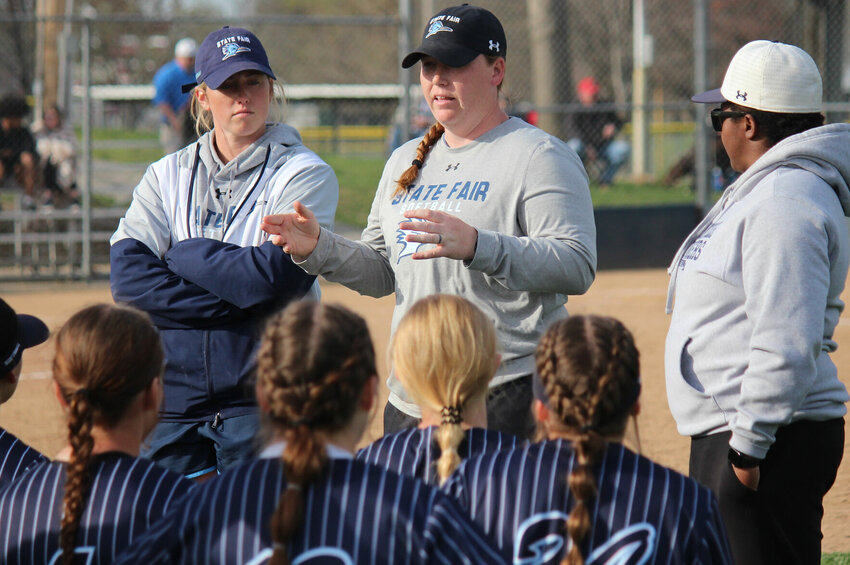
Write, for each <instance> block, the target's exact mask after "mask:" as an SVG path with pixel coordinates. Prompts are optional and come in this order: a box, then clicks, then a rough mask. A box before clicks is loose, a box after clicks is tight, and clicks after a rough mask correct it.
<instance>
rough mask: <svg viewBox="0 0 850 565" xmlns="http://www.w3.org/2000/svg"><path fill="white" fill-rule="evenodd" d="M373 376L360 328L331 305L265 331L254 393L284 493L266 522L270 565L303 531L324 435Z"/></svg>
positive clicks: (345, 417) (304, 309)
mask: <svg viewBox="0 0 850 565" xmlns="http://www.w3.org/2000/svg"><path fill="white" fill-rule="evenodd" d="M376 374H377V369H376V366H375V353H374V349H373V346H372V341H371V338H370V336H369V330H368V327H367V326H366V323H365V321H364V320H363V319H362V318H361V317H360V316H358V315H357V314H354V313H353V312H351V311H349V310H347V309H345V308H343V307H341V306H334V305H325V304H319V303H316V302H309V301H299V302H295V303H293V304H291V305H290V306H289V307H287V308H286V309H285V310H284V311H283V312H281V313H279V314H277V315H276V316H274V317H273V318H272V319H271V320H270V321H269V323H268V325H267V326H266V330H265V333H264V335H263V340H262V342H261V345H260V350H259V354H258V357H257V377H258V382H259V385H260V391H261V392H260V393H261V394H263V395H264V396H265V399H266V400H267V401H268V405H269V408H270V414H269V417H270V420H271V422H272V425H273V426H274V427H275V428H276V429H278V430H280V431H282V432H283V438H284V440H285V441H286V447H285V448H284V451H283V455H282V457H281V463H282V465H283V470H284V474H285V476H286V482H287V485H286V488H285V489H284V490H283V493H282V494H281V496H280V498H279V500H278V504H277V507H276V509H275V511H274V514H273V515H272V517H271V524H270V528H271V536H272V540H273V541H274V549H273V554H272V556H271V559H270V561H269V563H270V564H272V565H281V564H288V563H290V559H289V556H288V554H287V546H288V544H289V543H290V542H291V540H292V538H293V536H294V535H295V534H296V533H297V532H298V530H300V529H301V527H302V526H303V523H304V517H305V516H304V492H303V491H304V490H305V489H306V488H307V487H308V486H309V485H310V483H312V482H313V481H315V480H316V479H318V478H319V477H320V476H321V475H322V473H323V472H324V470H325V468H326V466H327V455H326V446H325V443H324V440H323V439H322V438H323V437H324V435H322V434H317V433H316V432H317V431H322V432H333V431H336V430H340V429H342V428H344V427H345V426H346V425H347V424H348V423H349V422H350V421H351V418H352V417H353V415H354V413H355V410H356V407H357V401H358V399H359V398H360V393H361V391H362V390H363V387H364V386H365V384H366V382H367V381H368V379H369V378H370V377H372V376H374V375H376Z"/></svg>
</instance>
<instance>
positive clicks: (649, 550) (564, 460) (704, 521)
mask: <svg viewBox="0 0 850 565" xmlns="http://www.w3.org/2000/svg"><path fill="white" fill-rule="evenodd" d="M574 464H575V453H574V451H573V449H572V445H571V443H570V442H568V441H565V440H553V441H545V442H542V443H537V444H533V445H530V446H528V447H525V448H522V449H516V450H513V451H502V452H499V453H492V454H486V455H482V456H480V457H476V458H474V459H470V460H468V461H464V462H463V463H462V464H461V465H460V466H459V467H458V469H457V470H456V471H455V473H454V474H453V475H452V477H451V478H450V479H449V480H448V481H447V482H446V484H445V485H444V487H445V490H446V491H448V492H449V493H451V494H452V495H454V496H455V497H456V498H457V500H458V501H460V504H461V506H463V507H464V508H466V509H467V510H468V511H469V513H470V514H471V515H472V517H473V519H474V520H475V521H476V522H477V523H478V524H479V525H480V526H482V527H483V529H484V531H485V532H487V533H488V534H490V535H491V536H492V537H493V539H494V541H495V542H496V544H497V545H498V546H499V547H500V548H502V549H503V551H509V552H510V553H511V554H512V556H513V563H515V564H519V563H522V564H523V565H532V564H534V565H542V564H544V563H553V564H558V563H560V561H561V559H562V558H563V556H564V555H565V553H566V550H567V547H568V544H569V543H570V542H569V541H568V540H569V536H567V534H566V527H565V520H566V518H567V516H568V515H569V513H570V510H571V509H572V508H573V506H574V504H575V500H574V498H573V496H572V495H571V493H570V490H569V487H568V485H567V476H568V475H569V473H570V471H571V470H572V468H573V465H574ZM595 475H596V480H597V483H596V484H597V486H598V496H597V497H596V499H595V500H594V502H593V503H592V508H591V524H592V525H591V529H590V531H589V532H588V535H587V537H586V538H585V540H584V543H583V547H582V550H583V551H582V554H583V555H584V556H585V557H586V559H585V562H586V563H587V565H601V564H603V563H609V564H610V563H616V564H618V565H628V564H638V563H664V564H679V563H681V564H687V565H693V564H698V563H702V564H707V563H721V564H722V563H732V557H731V554H730V552H729V545H728V541H727V539H726V531H725V530H724V527H723V522H722V520H721V518H720V510H719V507H718V505H717V501H716V499H715V498H714V495H713V494H712V493H711V491H709V490H708V489H707V488H706V487H703V486H702V485H700V484H698V483H697V482H696V481H694V480H693V479H690V478H688V477H685V476H684V475H681V474H679V473H677V472H675V471H672V470H670V469H667V468H666V467H662V466H661V465H658V464H656V463H653V462H652V461H650V460H649V459H647V458H645V457H642V456H640V455H637V454H635V453H633V452H632V451H630V450H629V449H627V448H625V447H624V446H622V445H620V444H609V445H608V447H607V449H606V452H605V454H604V456H603V459H602V461H601V463H600V464H599V466H598V467H597V469H596V472H595Z"/></svg>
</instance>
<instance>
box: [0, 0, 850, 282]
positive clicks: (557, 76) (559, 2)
mask: <svg viewBox="0 0 850 565" xmlns="http://www.w3.org/2000/svg"><path fill="white" fill-rule="evenodd" d="M456 3H457V2H454V1H442V0H440V1H438V0H371V1H366V0H356V1H355V0H352V1H350V2H288V3H287V4H286V6H287V8H286V9H284V8H281V6H282V5H283V3H282V2H279V1H275V0H254V1H252V2H243V3H240V4H239V8H238V10H239V12H238V14H233V13H231V14H230V15H229V16H227V17H225V16H221V15H215V14H214V13H213V12H214V11H216V10H225V11H226V9H225V5H224V4H223V3H222V4H221V5H220V7H216V6H219V5H218V4H215V3H212V4H210V3H204V4H203V12H202V13H201V12H199V10H200V7H201V6H202V4H200V3H198V4H192V6H198V7H199V8H193V9H192V10H194V12H192V10H187V9H185V8H184V10H183V12H182V13H181V14H179V15H174V14H172V15H170V16H169V17H164V16H163V13H159V12H160V11H161V10H165V9H166V8H167V7H169V6H171V8H170V9H173V3H168V2H160V3H156V2H154V3H151V2H147V3H145V4H144V6H145V10H146V11H144V13H143V14H138V13H136V14H129V12H130V11H131V10H132V9H133V6H131V4H132V3H131V2H129V1H128V0H123V1H122V2H112V3H105V2H104V3H103V5H102V6H100V5H99V6H98V10H99V11H94V10H93V9H92V8H91V7H89V6H87V5H86V6H83V7H80V6H79V5H77V6H76V7H75V6H74V4H73V2H72V0H65V2H64V3H60V2H59V0H39V2H38V5H39V6H42V5H43V4H44V5H46V7H45V6H42V7H41V8H38V6H37V5H36V4H37V3H36V1H35V0H18V1H17V3H15V5H12V4H11V3H9V4H7V6H6V13H5V14H0V30H2V33H0V49H2V50H3V52H4V53H6V54H7V56H6V64H5V65H3V67H2V68H0V81H2V82H0V94H2V93H5V94H20V95H25V96H26V97H27V100H28V101H29V103H30V105H31V106H32V107H33V109H34V111H33V115H32V116H31V120H32V121H33V122H36V121H39V119H40V114H41V108H43V107H44V106H45V105H46V104H48V103H51V102H54V101H55V102H57V103H58V105H59V106H60V107H61V108H63V109H65V111H66V114H67V120H68V122H69V123H70V124H71V125H73V126H74V128H75V131H76V132H77V140H78V148H79V159H78V163H77V171H76V177H77V183H78V186H79V188H80V192H81V202H80V209H79V210H76V209H53V210H49V209H47V208H44V207H37V208H36V209H35V210H26V209H24V207H23V206H22V197H21V190H20V187H16V186H15V185H16V182H15V179H13V178H10V179H7V180H6V182H5V184H4V186H5V187H6V188H4V189H3V193H2V194H0V198H2V202H3V205H4V206H3V208H4V211H3V212H0V268H2V269H0V277H2V276H6V277H9V276H11V277H18V278H31V277H33V276H45V277H69V276H70V277H84V278H86V277H90V276H92V275H93V274H94V275H97V274H102V273H105V272H106V269H108V261H107V253H108V246H107V241H108V236H109V234H110V233H111V231H112V230H113V229H114V227H115V223H116V221H117V217H118V216H120V214H121V213H123V210H124V207H125V205H126V203H127V202H128V201H129V199H130V196H131V192H132V188H133V187H134V186H135V184H136V183H137V182H138V180H139V178H140V177H141V175H142V173H143V172H144V169H145V167H146V165H147V164H148V163H149V162H151V161H152V160H154V159H156V158H158V157H159V156H161V154H162V150H161V148H160V145H159V142H158V139H157V129H158V128H159V123H160V119H161V117H160V115H159V114H158V112H157V110H156V108H155V107H154V106H153V105H152V104H151V102H150V100H151V97H152V95H153V87H152V85H151V78H152V76H153V74H154V73H155V72H156V70H157V69H158V68H159V67H160V66H161V65H163V64H165V63H166V62H168V61H169V60H170V59H171V58H172V50H173V47H174V44H175V42H176V41H177V40H178V39H179V38H181V37H193V38H195V39H196V40H197V41H200V40H201V39H203V37H204V36H205V35H206V34H207V33H208V32H209V31H210V30H212V29H215V28H217V27H219V26H221V25H225V24H229V25H239V26H244V27H248V28H250V29H252V30H253V31H255V33H256V34H257V35H258V36H259V37H260V38H261V39H262V40H263V43H264V45H265V46H266V47H267V50H268V53H269V57H270V59H271V64H272V68H274V69H275V71H276V73H278V76H279V78H280V79H282V81H283V83H284V85H285V91H286V94H287V99H288V103H287V120H288V121H289V122H290V123H291V124H293V125H294V126H295V127H297V128H298V129H299V131H300V132H301V133H302V136H303V138H304V140H305V143H307V145H308V146H310V147H311V148H313V149H315V150H317V151H319V152H320V153H322V154H348V155H353V156H362V157H364V158H371V159H375V158H382V157H383V156H385V155H386V152H387V150H388V146H389V144H392V143H398V142H399V141H400V140H401V139H403V138H404V137H405V135H406V134H407V132H409V131H410V130H411V123H412V121H413V120H415V119H417V118H419V119H421V118H422V116H420V115H418V114H420V113H421V112H422V109H421V104H420V102H419V96H418V85H417V72H418V69H417V68H416V67H414V69H412V70H410V71H402V70H401V69H400V67H399V61H400V59H401V56H402V55H403V54H404V52H406V51H407V50H409V49H410V48H412V47H415V45H416V44H418V41H419V39H420V38H421V31H422V29H424V26H425V23H426V22H427V20H428V19H429V18H430V16H431V15H433V14H434V13H435V12H436V11H438V10H440V9H442V8H444V7H447V6H449V5H452V4H456ZM478 4H479V5H481V6H484V7H486V8H488V9H490V10H491V11H493V12H494V13H495V14H496V15H497V16H498V17H499V19H500V20H501V21H502V23H503V25H504V27H505V30H506V34H507V38H508V52H507V62H508V72H507V78H506V82H505V85H504V88H503V93H504V94H505V101H506V108H507V110H508V112H509V113H512V114H515V115H520V116H522V117H524V118H525V119H527V120H529V121H532V122H535V123H536V124H537V125H539V126H540V127H542V128H543V129H545V130H547V131H549V132H550V133H552V134H554V135H557V136H559V137H561V138H563V139H565V140H570V139H574V138H575V139H578V138H581V137H582V133H583V132H582V131H581V127H582V123H587V122H592V121H593V120H592V119H591V118H590V116H592V115H599V114H604V115H606V116H607V119H608V120H610V121H611V122H612V123H613V124H614V130H615V135H614V138H615V140H616V141H617V142H618V143H617V147H619V148H620V149H621V152H620V154H619V158H620V159H624V162H623V163H622V164H621V165H620V166H619V168H618V169H617V170H616V171H615V173H616V176H615V177H614V178H613V181H614V182H635V183H654V184H660V183H677V182H678V183H690V184H692V185H693V186H695V187H696V191H695V194H696V195H697V196H696V201H697V205H698V206H700V207H704V206H705V204H706V202H707V201H708V196H707V194H708V192H709V191H710V189H711V182H712V180H711V179H712V177H711V174H710V173H711V171H712V169H713V168H714V167H715V165H717V163H718V161H717V159H721V160H722V151H717V152H715V149H717V148H716V147H715V142H714V136H713V134H712V133H711V132H710V131H709V128H708V127H707V124H706V122H705V119H704V117H705V114H706V108H704V107H696V106H695V105H693V104H691V103H690V102H689V97H690V96H691V95H692V94H693V93H694V92H695V91H698V90H701V89H703V90H704V89H707V88H710V87H714V86H717V85H719V83H720V81H721V80H722V75H723V72H724V70H725V68H726V65H727V64H728V61H729V59H730V58H731V56H732V54H734V52H735V51H736V50H737V49H738V48H739V47H740V46H741V45H743V44H744V43H746V42H747V41H750V40H752V39H761V38H766V39H776V40H780V41H784V42H788V43H793V44H796V45H799V46H801V47H803V48H804V49H806V51H808V52H809V53H810V54H811V55H812V56H813V57H814V59H815V61H816V62H817V63H818V66H819V68H820V69H821V72H822V74H823V76H824V99H825V102H826V109H827V112H828V120H829V121H840V120H846V119H847V118H848V111H850V104H848V93H850V41H847V40H846V39H845V37H846V36H847V25H848V21H850V7H848V6H850V3H847V2H844V1H842V0H751V1H749V2H734V1H732V0H693V1H691V2H685V1H682V0H595V1H593V2H590V1H587V0H526V1H520V0H480V1H479V2H478ZM37 8H38V9H39V13H38V15H36V13H35V12H36V9H37ZM0 9H2V8H0ZM118 10H123V11H122V12H121V13H117V11H118ZM296 10H297V11H299V13H294V12H295V11H296ZM408 93H412V96H410V97H409V98H408V97H407V96H406V95H407V94H408ZM581 93H585V94H590V93H592V95H593V96H592V98H593V99H592V100H591V102H588V101H587V100H585V101H584V103H583V102H582V95H581ZM425 112H426V113H427V109H425ZM587 145H591V146H592V145H593V144H592V143H590V144H587ZM577 148H579V149H580V147H577ZM591 153H592V151H588V150H587V148H585V157H586V163H587V167H588V170H589V172H590V173H591V176H592V178H593V179H594V181H599V182H605V181H606V180H610V179H606V178H605V174H606V170H605V169H600V168H598V167H595V165H594V163H593V161H592V159H591V157H593V155H592V154H591ZM715 171H716V169H715ZM10 177H11V175H10ZM721 182H722V181H721ZM17 184H20V183H17ZM104 203H106V204H109V203H114V204H115V207H114V208H113V209H110V208H108V207H106V208H104V207H103V204H104ZM93 204H99V206H93ZM93 209H94V210H95V211H96V213H92V210H93Z"/></svg>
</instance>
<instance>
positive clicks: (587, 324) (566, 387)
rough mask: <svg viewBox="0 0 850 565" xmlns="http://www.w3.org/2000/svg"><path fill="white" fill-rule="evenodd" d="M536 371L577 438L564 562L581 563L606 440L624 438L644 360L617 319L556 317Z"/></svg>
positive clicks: (543, 342)
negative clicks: (569, 541) (597, 471)
mask: <svg viewBox="0 0 850 565" xmlns="http://www.w3.org/2000/svg"><path fill="white" fill-rule="evenodd" d="M535 361H536V364H537V371H538V373H539V374H540V379H541V381H542V383H543V388H544V390H545V392H546V396H547V397H548V399H549V404H550V406H549V409H550V411H551V412H553V413H554V414H555V415H557V418H558V422H559V424H560V425H561V426H562V427H563V429H564V432H565V433H566V434H567V435H568V436H569V437H572V438H574V448H575V453H576V462H577V464H576V465H575V467H574V468H573V470H572V472H571V473H570V475H569V477H568V478H567V482H568V484H569V488H570V491H571V492H572V495H573V497H574V498H575V500H576V503H575V506H574V507H573V509H572V511H571V512H570V515H569V517H568V518H567V533H568V534H569V536H570V539H571V541H572V544H571V547H570V549H569V551H568V553H567V555H566V556H565V557H564V561H563V563H564V564H565V565H576V564H583V563H584V557H583V556H582V554H581V550H580V546H581V544H582V542H583V541H584V538H585V537H586V536H587V533H588V532H589V531H590V526H591V518H592V516H591V508H592V502H593V500H594V499H595V498H596V494H597V484H596V479H595V475H594V472H593V471H594V468H595V467H596V465H598V463H599V462H600V460H601V458H602V456H603V454H604V452H605V447H606V445H607V440H608V439H619V438H622V436H623V434H624V433H625V429H626V424H627V421H628V417H629V414H630V413H631V409H632V407H633V406H634V404H635V402H636V401H637V398H638V395H639V394H640V364H639V359H638V351H637V348H636V347H635V344H634V339H633V338H632V334H631V333H630V332H629V330H627V329H626V328H625V326H623V324H622V323H620V322H619V321H618V320H615V319H614V318H607V317H601V316H573V317H570V318H567V319H564V320H560V321H558V322H555V323H554V324H553V325H552V326H551V327H550V328H549V329H548V331H547V332H546V333H545V334H544V335H543V337H542V339H541V341H540V344H539V345H538V347H537V351H536V355H535Z"/></svg>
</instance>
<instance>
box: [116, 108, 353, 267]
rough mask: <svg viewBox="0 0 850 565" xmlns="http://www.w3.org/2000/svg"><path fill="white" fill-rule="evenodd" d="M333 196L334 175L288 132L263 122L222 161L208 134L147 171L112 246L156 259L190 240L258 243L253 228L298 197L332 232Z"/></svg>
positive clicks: (289, 207) (258, 232)
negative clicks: (129, 245)
mask: <svg viewBox="0 0 850 565" xmlns="http://www.w3.org/2000/svg"><path fill="white" fill-rule="evenodd" d="M196 159H197V160H198V161H199V162H197V163H196ZM196 165H197V167H196ZM190 192H191V200H192V205H191V208H192V210H191V211H189V210H188V209H187V202H188V198H189V197H190ZM337 199H338V185H337V181H336V177H335V176H334V173H333V170H332V169H331V168H330V167H329V166H328V165H327V164H326V163H325V162H324V161H322V160H321V159H320V158H319V157H318V156H317V155H316V154H315V153H313V152H312V151H310V150H309V149H307V148H306V147H305V146H304V145H303V144H302V143H301V136H300V135H299V134H298V132H297V131H296V130H295V129H294V128H292V127H290V126H288V125H285V124H267V129H266V132H265V133H264V134H263V136H262V137H260V138H259V139H258V140H257V141H255V142H254V144H253V145H252V146H251V147H249V148H247V149H245V150H244V151H242V153H240V154H239V155H237V156H236V158H234V159H233V160H231V161H230V162H228V163H223V162H222V161H221V159H220V158H219V157H218V154H217V153H216V151H215V149H214V148H213V147H212V135H211V133H209V132H208V133H206V134H204V135H202V136H201V138H200V139H199V140H198V142H197V144H194V143H193V144H191V145H188V146H187V147H184V148H183V149H181V150H180V151H177V152H176V153H172V154H170V155H167V156H165V157H163V158H162V159H160V160H159V161H157V162H156V163H154V164H152V165H151V166H150V167H149V168H148V170H147V172H146V173H145V176H144V177H143V178H142V180H141V182H140V183H139V185H138V186H137V187H136V189H135V191H134V193H133V202H132V203H131V205H130V209H129V210H128V211H127V214H126V215H125V217H124V218H122V219H121V222H120V224H119V226H118V229H117V231H116V232H115V234H114V235H113V236H112V240H111V243H112V244H113V245H114V244H115V243H116V242H117V241H120V240H122V239H124V238H128V237H130V238H133V239H136V240H138V241H141V242H142V243H144V244H145V245H147V246H148V247H149V248H150V249H151V251H153V252H154V253H155V254H156V255H158V256H160V257H162V256H163V255H164V254H165V252H166V251H168V250H169V249H170V248H171V246H172V245H173V244H174V243H176V242H178V241H182V240H184V239H187V238H190V237H206V238H210V239H216V240H219V241H226V242H230V243H235V244H238V245H241V246H248V245H260V244H262V243H263V242H265V241H266V240H267V239H268V235H267V234H266V233H265V232H263V230H261V229H260V222H261V221H262V218H263V216H264V215H267V214H281V213H284V212H291V211H292V204H293V202H295V201H296V200H300V201H301V202H303V203H304V204H305V205H307V206H309V207H310V209H311V210H312V211H313V213H315V214H316V218H317V219H318V221H319V223H320V224H321V225H322V226H323V227H325V228H328V229H333V220H334V214H335V213H336V204H337Z"/></svg>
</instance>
